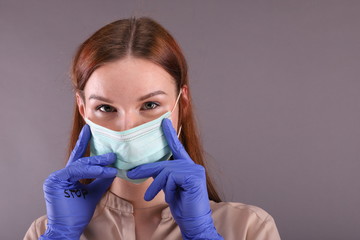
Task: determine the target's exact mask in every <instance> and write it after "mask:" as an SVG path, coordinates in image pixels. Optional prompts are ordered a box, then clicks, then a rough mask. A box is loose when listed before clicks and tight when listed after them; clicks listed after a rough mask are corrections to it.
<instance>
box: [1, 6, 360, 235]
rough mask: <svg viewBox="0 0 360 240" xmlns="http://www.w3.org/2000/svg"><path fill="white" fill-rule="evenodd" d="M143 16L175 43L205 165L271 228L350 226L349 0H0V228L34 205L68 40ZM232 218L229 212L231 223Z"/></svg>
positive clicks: (313, 230) (64, 137) (60, 132)
mask: <svg viewBox="0 0 360 240" xmlns="http://www.w3.org/2000/svg"><path fill="white" fill-rule="evenodd" d="M132 15H136V16H142V15H145V16H150V17H153V18H154V19H155V20H157V21H159V22H160V23H161V24H162V25H163V26H165V27H166V28H167V29H168V30H169V31H170V32H171V33H172V34H173V35H174V37H175V38H176V39H177V40H178V42H179V43H180V45H181V46H182V48H183V50H184V53H185V56H186V57H187V60H188V63H189V66H190V77H191V87H192V90H193V95H194V96H193V97H194V104H195V107H196V109H195V110H196V113H197V116H198V121H199V125H200V128H201V133H202V135H201V136H202V138H203V142H204V145H205V148H206V150H207V152H208V155H209V159H210V165H211V166H212V169H213V170H212V173H213V177H214V178H215V180H216V183H217V185H218V186H219V189H220V190H221V191H222V193H223V196H224V199H225V200H226V201H237V202H243V203H248V204H252V205H256V206H259V207H262V208H263V209H265V210H266V211H268V212H269V213H270V214H271V215H272V216H273V217H274V218H275V220H276V223H277V226H278V229H279V231H280V234H281V236H282V238H283V239H342V240H343V239H360V228H359V223H360V221H359V219H360V208H359V206H358V204H359V203H360V191H359V190H360V189H359V184H358V182H359V180H360V177H359V170H360V161H359V157H360V156H359V155H360V154H359V153H360V150H359V149H360V148H359V144H360V126H359V124H360V111H359V110H360V95H359V90H360V81H359V73H360V72H359V71H360V67H359V64H360V1H347V0H342V1H340V0H338V1H333V0H324V1H320V0H318V1H315V0H313V1H310V0H309V1H302V0H298V1H292V0H283V1H271V0H263V1H256V0H251V1H250V0H249V1H165V0H163V1H145V0H144V1H89V0H77V1H70V0H68V1H50V0H43V1H35V0H26V1H21V2H20V1H10V0H8V1H5V0H1V1H0V76H1V80H0V111H1V115H0V116H1V118H0V123H1V124H0V128H1V129H0V132H1V134H0V136H1V137H0V152H1V168H0V178H1V179H0V187H1V195H0V208H1V209H0V210H1V217H0V220H1V222H0V239H21V238H22V237H23V235H24V234H25V232H26V230H27V229H28V227H29V226H30V224H31V222H32V221H33V220H34V219H35V218H37V217H39V216H41V215H43V214H45V204H44V200H43V194H42V183H43V181H44V179H45V178H46V177H47V176H48V175H49V174H50V173H51V172H52V171H55V170H57V169H60V168H62V167H63V166H64V161H65V155H66V154H65V152H66V145H67V142H68V139H69V132H70V125H71V117H72V110H73V97H72V92H71V85H70V81H69V78H68V70H69V66H70V62H71V58H72V56H73V54H74V52H75V49H76V48H77V46H78V45H79V44H80V43H81V42H82V41H84V40H85V39H86V38H87V37H88V36H89V35H90V34H92V33H93V32H94V31H95V30H97V29H98V28H100V27H101V26H103V25H105V24H107V23H109V22H111V21H114V20H117V19H120V18H125V17H129V16H132ZM239 224H241V223H239Z"/></svg>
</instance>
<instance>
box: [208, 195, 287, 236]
mask: <svg viewBox="0 0 360 240" xmlns="http://www.w3.org/2000/svg"><path fill="white" fill-rule="evenodd" d="M210 205H211V209H212V212H213V213H212V216H213V219H214V223H215V226H216V228H217V230H218V231H219V232H220V233H223V234H224V235H228V234H230V235H231V236H228V239H233V238H232V235H234V236H243V237H244V239H245V238H246V237H248V238H249V239H280V236H279V233H278V230H277V227H276V224H275V221H274V219H273V218H272V216H271V215H270V214H269V213H268V212H266V211H265V210H263V209H262V208H260V207H256V206H253V205H247V204H243V203H237V202H219V203H216V202H213V201H210ZM250 236H251V237H250ZM225 239H227V238H225ZM238 239H241V238H238Z"/></svg>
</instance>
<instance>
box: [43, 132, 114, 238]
mask: <svg viewBox="0 0 360 240" xmlns="http://www.w3.org/2000/svg"><path fill="white" fill-rule="evenodd" d="M90 138H91V132H90V128H89V126H88V125H85V126H84V127H83V129H82V130H81V133H80V135H79V139H78V141H77V143H76V146H75V147H74V149H73V151H72V153H71V156H70V158H69V161H68V163H67V165H66V167H65V168H63V169H61V170H58V171H56V172H53V173H51V174H50V176H49V177H48V178H47V179H46V180H45V182H44V186H43V189H44V196H45V201H46V211H47V218H48V223H47V229H46V232H45V233H44V235H42V236H41V237H40V238H39V239H72V240H73V239H77V240H78V239H79V238H80V235H81V234H82V232H83V231H84V229H85V227H86V226H87V225H88V223H89V222H90V220H91V218H92V216H93V214H94V211H95V207H96V205H97V203H98V202H99V201H100V199H101V197H102V195H103V194H104V193H105V191H106V190H107V189H108V187H109V186H110V185H111V183H112V182H113V180H114V177H115V176H116V173H117V170H116V169H115V168H112V167H106V166H107V165H110V164H112V163H114V161H115V160H116V154H115V153H108V154H103V155H99V156H92V157H83V155H84V153H85V151H86V148H87V145H88V142H89V140H90ZM89 178H95V180H94V181H93V182H92V183H90V184H87V185H84V184H81V183H80V182H79V180H80V179H89Z"/></svg>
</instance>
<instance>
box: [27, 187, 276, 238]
mask: <svg viewBox="0 0 360 240" xmlns="http://www.w3.org/2000/svg"><path fill="white" fill-rule="evenodd" d="M210 205H211V209H212V217H213V219H214V223H215V227H216V229H217V231H218V232H219V233H220V235H221V236H223V237H224V239H226V240H228V239H229V240H231V239H234V240H235V239H236V240H242V239H248V240H260V239H261V240H278V239H280V236H279V233H278V230H277V228H276V225H275V222H274V219H273V218H272V217H271V216H270V215H269V214H268V213H267V212H265V211H264V210H262V209H261V208H258V207H255V206H250V205H245V204H242V203H234V202H221V203H216V202H213V201H210ZM160 211H162V212H161V218H162V219H161V221H160V224H159V226H158V227H157V229H156V230H155V232H154V234H153V236H152V237H151V239H152V240H176V239H182V237H181V232H180V229H179V227H178V226H177V224H176V222H175V220H174V219H173V218H172V215H171V212H170V208H169V207H168V206H167V207H165V208H164V209H162V210H160ZM46 223H47V219H46V216H42V217H40V218H38V219H36V220H35V221H34V222H33V223H32V224H31V226H30V228H29V230H28V231H27V233H26V235H25V237H24V240H35V239H38V238H39V237H40V235H41V234H43V233H44V232H45V229H46ZM95 239H101V240H111V239H126V240H135V221H134V215H133V206H132V205H131V204H130V203H129V202H127V201H125V200H124V199H122V198H119V197H118V196H116V195H115V194H113V193H112V192H110V191H108V192H107V193H106V194H105V195H104V197H103V198H102V199H101V201H100V203H99V204H98V206H97V208H96V210H95V213H94V215H93V217H92V219H91V221H90V223H89V224H88V226H87V227H86V229H85V231H84V232H83V234H82V235H81V238H80V240H95Z"/></svg>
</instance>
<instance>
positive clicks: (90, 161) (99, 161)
mask: <svg viewBox="0 0 360 240" xmlns="http://www.w3.org/2000/svg"><path fill="white" fill-rule="evenodd" d="M115 160H116V154H115V153H105V154H102V155H97V156H91V157H83V158H80V159H79V160H77V161H76V164H84V165H100V166H107V165H111V164H113V163H114V162H115Z"/></svg>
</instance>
